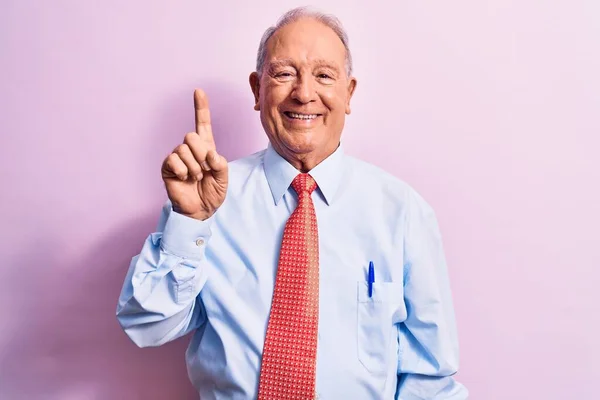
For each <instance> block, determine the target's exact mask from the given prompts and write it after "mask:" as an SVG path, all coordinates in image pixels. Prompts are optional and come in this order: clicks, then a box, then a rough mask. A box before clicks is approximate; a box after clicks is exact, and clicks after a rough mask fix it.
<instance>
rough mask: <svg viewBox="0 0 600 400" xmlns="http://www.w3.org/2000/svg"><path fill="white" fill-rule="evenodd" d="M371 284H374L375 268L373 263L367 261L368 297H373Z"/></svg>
mask: <svg viewBox="0 0 600 400" xmlns="http://www.w3.org/2000/svg"><path fill="white" fill-rule="evenodd" d="M373 282H375V268H374V267H373V261H369V276H368V279H367V283H368V285H369V297H373Z"/></svg>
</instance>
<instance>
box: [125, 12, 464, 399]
mask: <svg viewBox="0 0 600 400" xmlns="http://www.w3.org/2000/svg"><path fill="white" fill-rule="evenodd" d="M250 86H251V88H252V92H253V93H254V98H255V105H254V108H255V110H257V111H260V118H261V122H262V126H263V128H264V130H265V132H266V134H267V136H268V138H269V145H268V146H267V148H266V149H265V150H263V151H260V152H258V153H256V154H253V155H250V156H248V157H246V158H243V159H240V160H236V161H233V162H230V163H228V162H227V161H226V160H225V159H224V158H223V157H222V156H220V155H219V154H218V152H217V151H216V148H215V143H214V140H213V133H212V129H211V124H210V114H209V109H208V101H207V98H206V95H205V94H204V93H203V92H202V91H200V90H196V92H195V93H194V100H195V110H196V131H195V132H191V133H188V134H187V135H185V139H184V141H183V143H182V144H181V145H179V146H178V147H177V148H176V149H175V150H174V151H173V152H172V153H171V154H170V155H169V156H168V157H167V158H166V159H165V161H164V163H163V165H162V177H163V180H164V183H165V187H166V191H167V194H168V198H169V201H167V203H166V204H165V206H164V208H163V210H162V216H161V218H160V221H159V224H158V229H157V231H156V232H155V233H152V234H151V235H150V236H149V237H148V238H147V240H146V241H145V243H144V245H143V248H142V249H141V252H140V254H139V255H137V256H136V257H134V258H133V260H132V262H131V265H130V268H129V272H128V274H127V277H126V279H125V283H124V286H123V289H122V292H121V295H120V298H119V302H118V306H117V318H118V320H119V323H120V324H121V326H122V327H123V329H124V331H125V332H126V334H127V335H128V336H129V337H130V338H131V340H132V341H133V342H135V343H136V344H137V345H138V346H140V347H146V346H159V345H162V344H164V343H167V342H169V341H171V340H174V339H176V338H178V337H181V336H182V335H185V334H187V333H188V332H191V331H194V330H195V333H194V336H193V338H192V340H191V342H190V344H189V347H188V350H187V352H186V361H187V366H188V371H189V377H190V379H191V380H192V383H193V384H194V386H195V387H196V388H197V390H198V392H199V394H200V398H202V399H203V400H208V399H253V398H259V399H303V400H305V399H315V398H319V399H331V400H337V399H401V400H415V399H423V400H425V399H427V400H441V399H445V400H450V399H452V400H458V399H465V398H466V397H467V390H466V389H465V388H464V386H462V385H461V384H459V383H457V382H456V381H455V380H454V379H453V378H452V375H453V374H454V373H455V372H456V371H457V368H458V345H457V334H456V327H455V320H454V313H453V306H452V300H451V294H450V285H449V282H448V275H447V270H446V264H445V261H444V254H443V250H442V244H441V239H440V233H439V230H438V226H437V223H436V218H435V215H434V212H433V211H432V209H431V208H430V206H429V205H428V204H427V203H426V202H425V201H424V200H423V199H422V198H421V197H420V196H419V195H418V194H417V193H416V192H415V191H414V190H413V189H411V188H410V187H409V186H408V185H407V184H405V183H403V182H402V181H400V180H399V179H397V178H395V177H393V176H391V175H389V174H387V173H386V172H384V171H382V170H380V169H378V168H376V167H374V166H372V165H369V164H367V163H365V162H363V161H360V160H358V159H356V158H353V157H350V156H348V155H345V154H344V151H343V148H342V145H341V142H340V137H341V134H342V130H343V127H344V120H345V115H346V114H350V99H351V97H352V94H353V93H354V90H355V88H356V79H355V78H354V77H353V76H352V59H351V56H350V50H349V48H348V38H347V35H346V33H345V32H344V30H343V28H342V26H341V24H340V23H339V21H338V20H337V19H336V18H335V17H333V16H329V15H325V14H321V13H318V12H314V11H310V10H308V9H305V8H299V9H294V10H292V11H290V12H288V13H286V14H285V15H284V16H283V17H282V18H281V19H280V20H279V22H278V23H277V25H276V26H274V27H272V28H269V29H268V30H267V31H266V32H265V34H264V36H263V38H262V40H261V42H260V47H259V51H258V59H257V65H256V72H253V73H252V74H251V75H250ZM366 134H368V133H366Z"/></svg>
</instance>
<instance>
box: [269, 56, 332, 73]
mask: <svg viewBox="0 0 600 400" xmlns="http://www.w3.org/2000/svg"><path fill="white" fill-rule="evenodd" d="M314 64H315V66H317V67H326V68H331V69H332V70H334V71H335V72H339V68H338V67H336V66H335V65H334V64H332V63H331V62H329V61H327V60H323V59H318V60H315V61H314ZM293 65H294V61H293V60H291V59H289V58H284V59H281V60H273V61H269V62H268V63H267V70H268V71H272V70H273V69H275V68H279V67H289V66H293Z"/></svg>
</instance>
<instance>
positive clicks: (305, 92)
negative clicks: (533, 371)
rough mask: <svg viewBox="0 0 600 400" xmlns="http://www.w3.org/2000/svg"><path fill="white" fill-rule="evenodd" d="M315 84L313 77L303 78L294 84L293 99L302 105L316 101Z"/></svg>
mask: <svg viewBox="0 0 600 400" xmlns="http://www.w3.org/2000/svg"><path fill="white" fill-rule="evenodd" d="M316 96H317V93H316V91H315V82H314V79H312V77H311V76H308V77H307V76H306V75H304V76H301V77H299V79H297V80H296V83H295V84H294V90H293V91H292V98H293V99H294V100H296V101H298V102H299V103H301V104H307V103H310V102H313V101H315V100H316Z"/></svg>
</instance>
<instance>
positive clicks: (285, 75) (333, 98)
mask: <svg viewBox="0 0 600 400" xmlns="http://www.w3.org/2000/svg"><path fill="white" fill-rule="evenodd" d="M345 61H346V50H345V48H344V45H343V44H342V41H341V40H340V39H339V38H338V36H337V35H336V33H335V32H334V31H333V30H331V29H330V28H329V27H327V26H325V25H323V24H322V23H320V22H318V21H316V20H313V19H308V18H306V19H300V20H298V21H296V22H293V23H291V24H289V25H286V26H284V27H283V28H281V29H279V30H278V31H277V32H276V33H275V34H274V35H273V36H272V37H271V38H270V39H269V41H268V42H267V58H266V60H265V65H264V68H263V71H262V76H261V77H260V80H259V78H258V76H257V74H256V73H254V74H252V75H251V77H250V83H251V86H252V90H253V92H254V95H255V99H256V106H255V108H256V109H257V110H260V116H261V122H262V125H263V127H264V129H265V132H266V133H267V136H268V137H269V140H270V141H271V143H272V144H273V146H274V148H275V149H276V150H278V152H279V153H280V154H282V156H284V157H285V158H288V160H289V159H290V158H291V159H293V160H300V161H301V163H302V164H303V165H304V164H309V165H310V164H312V165H310V167H311V168H312V167H314V164H317V163H319V162H320V161H322V160H323V159H324V158H325V157H327V155H329V154H331V153H332V152H333V151H334V150H335V149H336V148H337V146H338V143H339V141H340V136H341V134H342V129H343V127H344V120H345V114H349V113H350V98H351V97H352V93H353V92H354V88H355V86H356V80H355V79H354V78H349V77H348V76H347V75H346V68H345ZM304 166H306V165H304Z"/></svg>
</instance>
